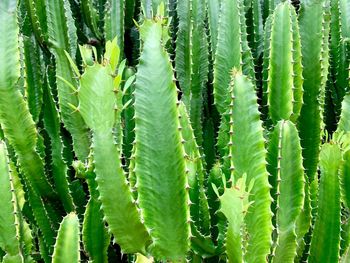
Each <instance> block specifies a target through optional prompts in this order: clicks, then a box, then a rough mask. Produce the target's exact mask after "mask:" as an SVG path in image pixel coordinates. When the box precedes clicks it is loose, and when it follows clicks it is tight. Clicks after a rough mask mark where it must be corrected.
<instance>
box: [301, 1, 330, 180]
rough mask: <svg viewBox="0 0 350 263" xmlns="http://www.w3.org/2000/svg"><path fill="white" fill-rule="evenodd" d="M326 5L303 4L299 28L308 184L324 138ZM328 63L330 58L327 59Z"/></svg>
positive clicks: (302, 130) (303, 133) (311, 2)
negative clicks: (323, 99)
mask: <svg viewBox="0 0 350 263" xmlns="http://www.w3.org/2000/svg"><path fill="white" fill-rule="evenodd" d="M324 2H325V1H323V0H322V1H315V0H310V1H302V2H301V10H300V14H299V27H300V37H301V45H302V47H303V48H302V57H303V58H302V64H303V77H304V83H303V89H304V95H303V101H304V104H303V106H302V108H301V112H300V117H299V120H298V130H299V136H300V139H301V146H302V148H303V158H304V161H303V165H304V168H305V170H306V174H307V176H308V178H309V182H310V183H312V181H313V180H314V179H315V176H316V169H317V162H318V155H319V147H320V136H321V101H320V97H321V96H322V93H323V90H324V86H323V84H324V83H323V75H324V72H323V70H322V69H323V66H322V63H321V60H322V50H323V46H324V45H325V44H326V43H324V41H328V38H324V37H323V35H324V30H325V27H327V24H329V21H325V16H326V10H325V9H326V8H325V7H324ZM324 59H327V58H324Z"/></svg>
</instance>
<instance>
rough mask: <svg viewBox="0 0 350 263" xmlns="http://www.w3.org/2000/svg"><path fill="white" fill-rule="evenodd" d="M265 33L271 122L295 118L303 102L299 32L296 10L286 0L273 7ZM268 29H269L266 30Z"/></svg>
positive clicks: (268, 103) (268, 102)
mask: <svg viewBox="0 0 350 263" xmlns="http://www.w3.org/2000/svg"><path fill="white" fill-rule="evenodd" d="M270 26H271V29H268V30H267V31H268V32H267V34H269V35H270V38H271V40H270V43H269V47H268V48H266V47H265V49H266V50H269V52H270V55H269V65H268V67H267V68H265V70H267V71H268V73H265V74H266V75H267V83H268V85H267V88H266V90H265V91H264V92H267V105H268V107H269V114H270V118H271V119H272V121H273V122H274V123H276V122H278V121H279V120H283V119H284V120H288V119H293V120H294V121H296V120H297V118H298V115H299V112H300V108H301V105H302V69H301V46H300V36H299V30H298V26H297V21H296V13H295V10H294V8H293V6H291V5H290V4H288V3H287V2H285V3H281V4H279V5H278V6H277V7H276V10H275V12H274V13H273V17H272V18H271V25H270V24H269V27H270ZM270 30H271V32H269V31H270Z"/></svg>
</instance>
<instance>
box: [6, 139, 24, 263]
mask: <svg viewBox="0 0 350 263" xmlns="http://www.w3.org/2000/svg"><path fill="white" fill-rule="evenodd" d="M7 154H8V153H7V149H6V146H5V143H4V142H3V141H0V209H1V211H2V212H1V213H2V216H1V217H0V230H1V231H0V248H2V249H3V250H4V251H5V252H6V253H7V254H6V256H5V259H4V262H10V261H9V259H6V258H10V257H13V258H15V259H17V260H19V261H18V262H21V259H22V255H21V251H20V243H19V238H20V237H19V232H18V228H19V221H18V213H20V211H18V210H17V209H18V206H17V199H16V196H15V192H14V189H13V187H14V186H13V180H12V176H11V172H10V167H9V160H8V157H7ZM22 260H23V259H22Z"/></svg>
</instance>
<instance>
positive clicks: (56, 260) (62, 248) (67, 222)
mask: <svg viewBox="0 0 350 263" xmlns="http://www.w3.org/2000/svg"><path fill="white" fill-rule="evenodd" d="M79 235H80V233H79V220H78V217H77V216H76V215H75V214H74V213H70V214H68V215H67V216H66V217H65V218H63V220H62V223H61V225H60V228H59V230H58V235H57V240H56V244H55V250H54V252H53V255H52V262H53V263H63V262H67V261H69V262H74V263H75V262H80V251H79V247H80V245H79V243H80V242H79V241H80V238H79Z"/></svg>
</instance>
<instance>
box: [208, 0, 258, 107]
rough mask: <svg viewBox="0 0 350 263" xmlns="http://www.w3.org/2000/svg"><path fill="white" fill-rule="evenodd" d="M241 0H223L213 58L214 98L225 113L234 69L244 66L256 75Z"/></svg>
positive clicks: (250, 75)
mask: <svg viewBox="0 0 350 263" xmlns="http://www.w3.org/2000/svg"><path fill="white" fill-rule="evenodd" d="M242 9H243V4H242V1H240V0H234V1H231V0H222V1H221V9H220V10H221V15H220V19H219V24H218V41H217V48H216V54H215V62H214V99H215V104H216V107H217V109H218V111H219V113H220V114H224V113H225V111H226V109H227V106H228V104H229V103H230V100H229V99H228V97H229V96H228V95H229V90H228V88H229V84H230V80H231V75H230V73H231V70H232V69H233V68H236V69H242V70H243V73H244V74H246V75H248V76H249V77H250V78H251V79H255V73H254V67H253V65H252V63H253V58H252V56H251V53H250V50H249V47H248V42H247V38H246V28H245V27H246V25H245V19H244V12H243V10H242Z"/></svg>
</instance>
